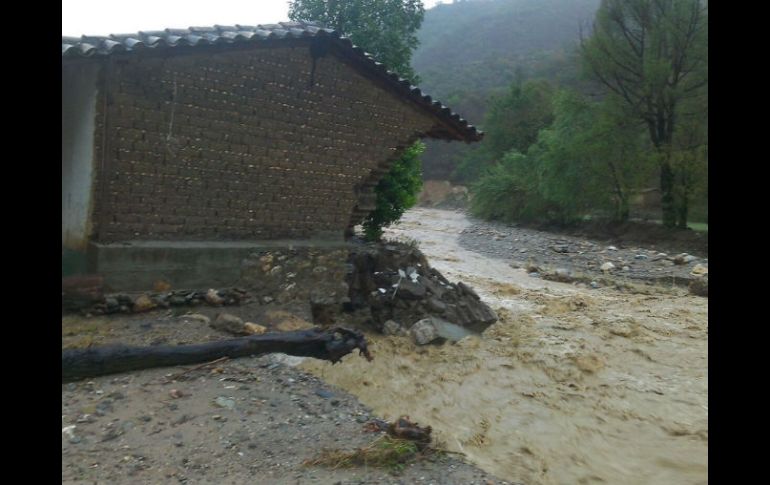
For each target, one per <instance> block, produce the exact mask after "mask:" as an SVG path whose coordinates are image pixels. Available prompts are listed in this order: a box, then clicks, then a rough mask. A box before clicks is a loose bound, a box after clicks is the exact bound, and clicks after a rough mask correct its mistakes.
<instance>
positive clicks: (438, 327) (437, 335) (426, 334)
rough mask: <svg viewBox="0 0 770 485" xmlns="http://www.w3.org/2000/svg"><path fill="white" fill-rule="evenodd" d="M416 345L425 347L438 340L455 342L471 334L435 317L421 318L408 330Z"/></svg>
mask: <svg viewBox="0 0 770 485" xmlns="http://www.w3.org/2000/svg"><path fill="white" fill-rule="evenodd" d="M409 333H410V334H411V335H412V338H413V339H414V341H415V343H416V344H417V345H426V344H429V343H430V342H433V341H435V340H438V339H442V341H443V340H449V341H452V342H457V341H459V340H461V339H463V338H464V337H467V336H468V335H472V332H470V331H468V330H467V329H465V328H463V327H461V326H459V325H455V324H454V323H450V322H447V321H446V320H442V319H441V318H437V317H429V318H423V319H422V320H420V321H418V322H417V323H415V324H414V325H412V328H411V329H409Z"/></svg>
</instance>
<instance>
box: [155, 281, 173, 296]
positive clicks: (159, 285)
mask: <svg viewBox="0 0 770 485" xmlns="http://www.w3.org/2000/svg"><path fill="white" fill-rule="evenodd" d="M152 290H153V291H154V292H155V293H166V292H168V291H169V290H171V283H169V282H168V281H166V280H158V281H156V282H155V283H153V284H152Z"/></svg>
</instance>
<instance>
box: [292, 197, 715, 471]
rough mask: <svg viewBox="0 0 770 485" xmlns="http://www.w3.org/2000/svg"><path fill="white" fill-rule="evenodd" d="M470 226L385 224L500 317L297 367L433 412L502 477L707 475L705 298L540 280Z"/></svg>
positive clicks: (384, 409)
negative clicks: (457, 337) (455, 338)
mask: <svg viewBox="0 0 770 485" xmlns="http://www.w3.org/2000/svg"><path fill="white" fill-rule="evenodd" d="M472 224H473V223H472V221H470V220H468V219H467V218H466V216H465V215H464V214H462V213H460V212H454V211H446V210H438V209H428V208H418V209H414V210H412V211H410V212H408V213H407V214H406V215H405V217H404V219H403V220H402V222H401V223H399V224H398V225H396V226H394V227H393V228H392V229H391V230H389V232H388V236H389V237H392V238H396V239H399V238H401V239H407V238H408V239H413V240H416V241H418V242H419V244H420V249H421V250H422V251H423V252H424V253H425V254H426V256H427V257H428V260H429V261H430V262H431V264H432V265H433V266H434V267H436V268H437V269H438V270H439V271H441V272H442V273H443V274H444V275H445V276H446V277H447V278H449V279H450V280H452V281H457V280H461V281H464V282H466V283H468V284H470V285H472V286H473V287H474V289H475V290H476V291H477V292H478V294H479V295H480V296H481V298H482V299H484V300H485V301H486V302H487V303H489V304H490V305H492V307H493V308H495V309H496V311H497V312H498V314H499V315H500V317H501V318H500V321H499V322H498V323H496V324H494V325H493V326H492V327H490V328H489V329H487V331H486V332H485V333H484V334H483V335H481V336H480V337H468V338H466V339H464V340H461V341H460V342H458V343H457V344H454V345H451V344H449V345H444V346H428V347H421V348H415V347H414V346H411V345H410V344H408V343H404V342H403V340H400V339H399V338H396V337H384V336H379V337H378V336H372V339H371V340H373V342H372V344H371V345H370V348H371V350H372V352H373V353H374V354H375V355H377V359H376V360H375V362H373V363H372V364H371V365H367V364H365V363H362V362H358V361H356V360H355V359H352V358H350V357H348V358H346V360H345V362H344V364H345V365H340V366H334V367H332V366H330V365H327V364H326V363H322V362H311V361H305V362H304V363H303V364H301V368H303V369H306V370H309V371H310V372H312V373H313V374H315V375H317V376H318V377H320V378H322V379H323V380H324V381H326V382H329V383H331V384H334V385H337V386H340V387H342V388H344V389H345V390H347V391H349V392H351V393H352V394H354V395H356V396H357V397H358V398H359V399H360V400H361V402H363V403H364V404H365V405H367V406H370V407H371V408H372V409H373V410H374V412H375V413H377V414H379V415H382V416H393V415H395V414H396V413H401V412H406V413H407V414H410V415H411V416H412V418H413V419H416V420H417V421H422V422H426V423H430V424H431V425H432V426H433V427H434V429H435V430H436V431H435V432H436V434H437V435H438V436H439V437H440V438H441V439H443V440H444V441H445V442H446V443H447V446H448V448H449V449H451V450H453V451H458V452H462V453H464V454H465V456H466V457H467V458H468V459H470V460H471V461H472V462H473V463H475V464H477V465H478V466H480V467H481V468H483V469H484V470H486V471H488V472H490V473H493V474H495V475H497V476H499V477H501V478H503V479H507V480H515V481H521V482H523V483H527V484H546V485H547V484H588V483H612V484H621V483H622V484H650V483H672V484H673V483H676V484H703V483H707V482H708V456H707V454H708V299H707V298H702V297H695V296H690V295H688V294H687V292H686V291H685V290H683V289H680V288H677V287H670V286H669V287H647V286H645V288H644V291H641V292H638V293H637V292H633V291H628V290H624V291H618V290H616V289H615V288H614V287H611V286H610V287H603V288H599V289H591V288H590V287H588V288H586V287H582V288H581V287H578V286H575V285H570V284H564V283H555V282H549V281H544V280H542V279H540V278H533V277H530V276H528V275H527V273H526V271H525V270H524V269H519V268H514V267H512V266H511V265H509V264H507V263H506V262H505V260H504V258H502V257H500V256H495V257H492V256H490V255H489V254H488V253H485V252H480V251H472V250H470V249H468V248H467V245H463V244H461V243H460V242H461V238H462V237H463V234H464V233H465V232H466V231H467V230H468V228H469V227H471V226H472ZM487 239H488V240H490V241H494V239H493V238H487ZM405 389H409V390H410V392H406V393H405V392H404V390H405Z"/></svg>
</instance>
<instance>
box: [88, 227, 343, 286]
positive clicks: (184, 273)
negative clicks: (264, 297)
mask: <svg viewBox="0 0 770 485" xmlns="http://www.w3.org/2000/svg"><path fill="white" fill-rule="evenodd" d="M348 248H349V245H347V244H346V243H345V242H342V241H294V240H280V241H254V242H217V241H202V242H190V241H185V242H172V241H131V242H126V243H111V244H98V243H91V244H90V245H89V248H88V270H89V272H90V273H95V274H100V275H102V276H103V277H104V282H105V285H106V286H107V290H108V291H113V292H115V291H147V290H151V289H152V288H153V285H154V283H155V282H156V281H158V280H164V281H166V282H168V283H170V284H171V286H172V288H175V289H181V288H191V289H205V288H221V287H228V286H238V285H239V284H240V283H241V276H242V270H243V262H244V260H245V259H247V258H248V257H249V256H250V255H253V254H255V253H264V252H266V251H273V252H274V251H279V252H280V251H287V250H289V251H290V250H293V249H303V250H312V249H318V250H320V251H322V252H328V251H329V250H334V249H342V250H345V251H347V250H348Z"/></svg>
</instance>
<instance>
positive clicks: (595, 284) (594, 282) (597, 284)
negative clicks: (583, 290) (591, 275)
mask: <svg viewBox="0 0 770 485" xmlns="http://www.w3.org/2000/svg"><path fill="white" fill-rule="evenodd" d="M590 284H591V288H593V289H594V290H595V289H597V288H599V283H597V282H596V281H592V282H591V283H590Z"/></svg>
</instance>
